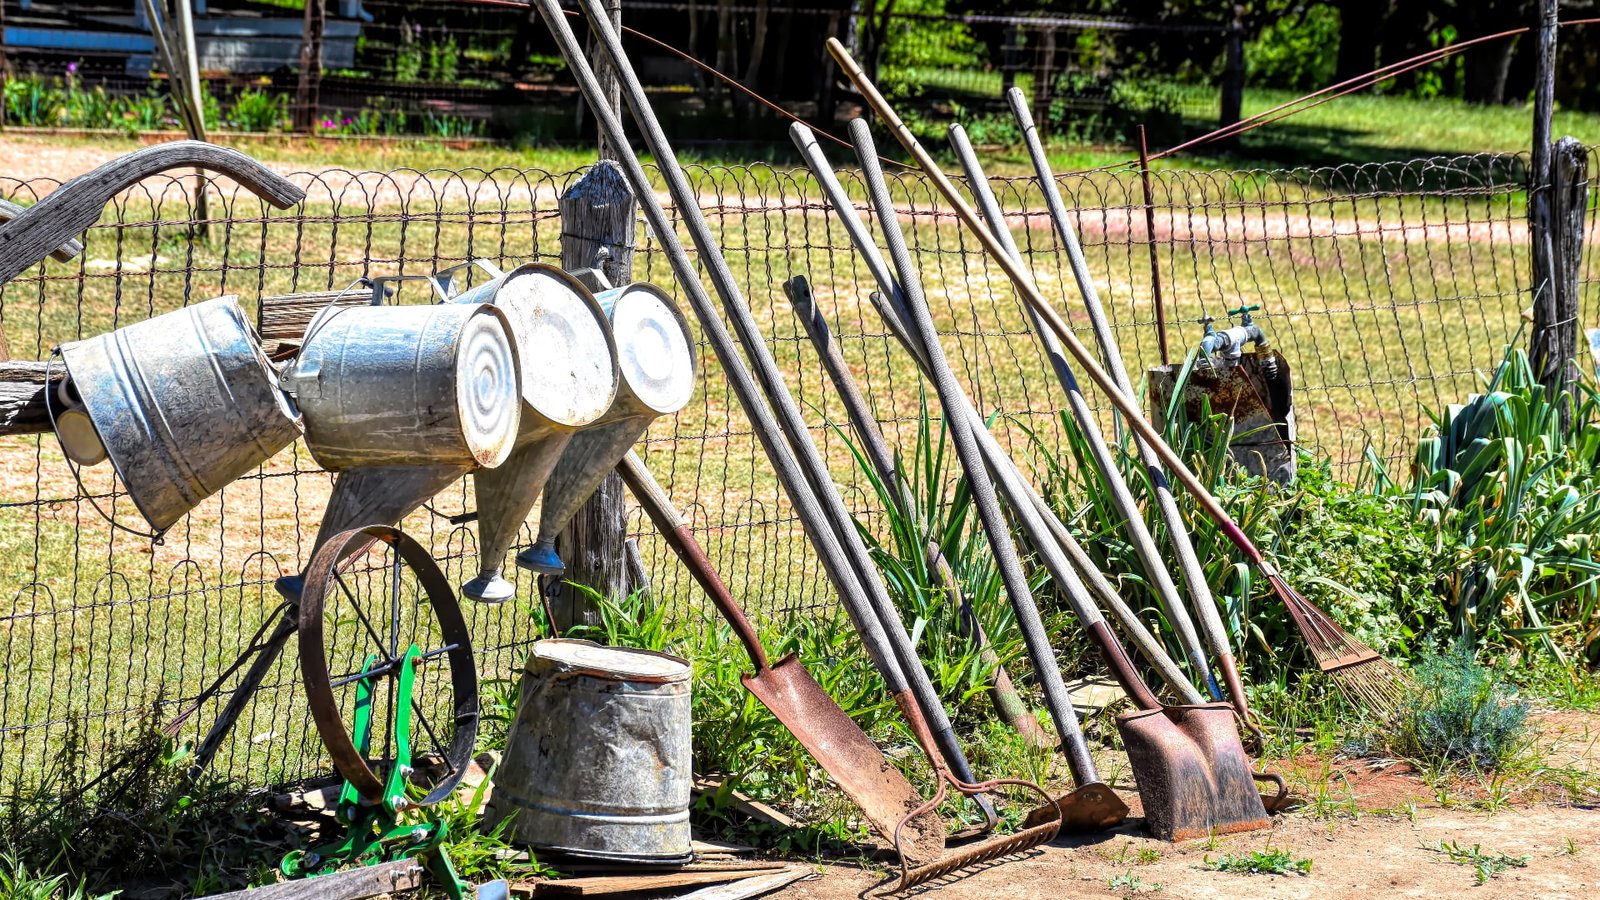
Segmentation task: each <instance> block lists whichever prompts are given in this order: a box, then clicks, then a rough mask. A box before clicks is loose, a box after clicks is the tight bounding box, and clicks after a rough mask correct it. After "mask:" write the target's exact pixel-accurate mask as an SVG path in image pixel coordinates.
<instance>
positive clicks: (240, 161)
mask: <svg viewBox="0 0 1600 900" xmlns="http://www.w3.org/2000/svg"><path fill="white" fill-rule="evenodd" d="M188 167H194V168H200V169H206V170H209V171H213V172H220V173H222V174H224V175H227V176H228V177H230V178H232V179H233V180H234V181H237V182H239V184H240V185H242V186H243V187H244V188H245V189H246V190H248V191H250V192H251V193H253V194H255V195H257V196H259V197H261V198H262V199H263V200H265V201H267V203H269V204H271V205H273V206H275V207H277V208H278V209H288V208H289V207H291V206H293V205H295V204H296V203H299V202H300V201H301V200H304V199H305V195H306V194H305V191H303V190H301V189H300V188H298V187H296V186H295V185H294V183H292V182H290V181H289V180H288V179H286V178H284V177H283V176H281V175H279V174H277V173H276V172H274V171H272V170H271V169H269V168H267V167H266V166H264V165H262V164H261V163H259V162H257V161H256V160H254V159H251V158H250V157H248V156H246V155H244V154H243V153H240V152H239V151H237V150H229V149H227V148H225V147H218V146H215V145H212V144H203V143H200V142H199V141H173V142H171V143H168V144H158V145H156V146H154V147H146V148H144V149H142V150H135V151H133V152H132V153H127V154H124V155H122V156H119V157H117V158H116V159H113V160H111V161H110V162H108V163H105V164H103V165H101V166H98V167H97V168H95V169H93V170H91V171H89V172H87V173H85V174H83V175H79V176H78V177H77V178H74V179H72V180H71V181H69V182H67V183H66V184H63V185H62V186H61V187H58V188H56V189H55V190H54V191H52V192H51V193H50V195H49V196H48V197H45V198H44V199H43V200H40V201H39V202H38V203H35V204H34V205H32V206H30V207H28V208H27V209H26V210H24V211H23V212H22V214H21V215H19V216H17V217H16V218H15V219H12V220H11V221H9V222H6V223H5V224H3V225H0V284H4V283H6V282H8V281H10V280H11V279H13V278H15V277H17V275H19V274H21V273H22V272H24V271H27V270H28V269H29V268H31V267H32V266H33V265H35V264H36V263H37V262H38V261H39V260H41V259H43V258H44V257H46V256H48V255H49V254H51V253H53V252H55V250H56V249H57V248H59V247H61V246H62V245H63V244H65V243H66V242H67V241H70V240H72V239H73V238H74V237H76V236H78V235H80V234H82V233H83V232H84V231H86V230H88V228H89V226H91V225H93V224H94V223H96V222H98V221H100V217H101V215H102V214H104V212H105V208H106V204H107V203H109V202H110V201H111V199H112V198H113V197H115V196H117V195H118V194H120V193H121V192H122V191H123V190H124V189H125V188H127V187H129V186H130V185H134V184H137V183H139V182H140V181H142V180H144V179H145V178H148V177H150V176H151V175H156V174H159V173H161V172H165V171H167V170H169V169H177V168H188Z"/></svg>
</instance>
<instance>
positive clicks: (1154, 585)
mask: <svg viewBox="0 0 1600 900" xmlns="http://www.w3.org/2000/svg"><path fill="white" fill-rule="evenodd" d="M949 134H950V145H951V147H952V148H954V150H955V152H956V158H957V159H959V160H960V162H961V167H962V168H963V169H964V170H965V171H966V175H967V183H968V187H969V188H970V189H971V191H972V195H973V197H974V198H975V199H976V200H977V203H978V209H979V211H980V212H981V213H982V214H983V217H984V220H985V221H987V222H988V225H989V231H990V233H991V234H993V235H994V237H995V239H996V240H998V241H999V242H1000V246H1001V247H1002V248H1004V250H1005V253H1006V255H1007V256H1008V257H1010V258H1011V261H1012V262H1014V263H1016V264H1017V266H1018V267H1019V268H1022V269H1023V270H1024V271H1026V269H1027V263H1026V261H1025V260H1024V259H1023V257H1022V251H1021V250H1020V249H1018V247H1017V244H1016V241H1015V239H1013V238H1012V236H1011V230H1010V229H1009V228H1007V227H1006V220H1005V213H1004V211H1002V210H1001V209H1000V202H999V201H998V200H996V199H995V196H994V191H992V190H990V188H989V177H988V176H987V175H985V174H984V171H983V166H982V165H981V164H980V163H979V162H978V154H977V152H976V151H975V150H973V149H972V142H971V141H970V140H968V139H967V132H966V129H964V128H962V127H961V126H960V125H952V126H950V129H949ZM1030 280H1031V276H1030ZM1023 306H1024V309H1026V311H1027V314H1028V321H1029V322H1030V323H1031V325H1032V327H1033V333H1034V336H1035V337H1037V338H1038V339H1039V345H1040V348H1041V349H1042V350H1043V351H1044V355H1045V358H1046V359H1047V360H1049V361H1050V368H1051V370H1052V371H1054V372H1055V375H1056V381H1058V382H1060V384H1061V389H1062V390H1063V391H1065V392H1066V395H1067V408H1068V409H1069V410H1070V411H1071V413H1072V417H1073V419H1075V420H1076V421H1077V423H1078V429H1079V430H1080V431H1081V432H1082V433H1083V436H1084V438H1085V441H1086V443H1087V445H1088V450H1089V456H1090V458H1091V459H1092V460H1093V462H1094V467H1095V468H1096V469H1097V470H1099V472H1100V480H1101V482H1102V484H1103V486H1104V487H1105V489H1106V492H1107V493H1109V494H1110V495H1111V505H1112V507H1114V508H1115V509H1116V511H1117V515H1119V516H1121V517H1122V527H1123V530H1124V532H1125V533H1126V534H1127V536H1128V542H1129V543H1131V544H1132V545H1133V551H1134V553H1135V554H1136V555H1137V556H1138V557H1139V561H1140V563H1142V564H1143V566H1144V571H1145V577H1146V578H1147V579H1148V580H1149V583H1150V586H1151V589H1152V590H1153V591H1154V592H1155V595H1156V600H1158V601H1159V602H1160V603H1161V608H1162V609H1163V610H1164V611H1165V612H1166V614H1167V620H1168V621H1169V622H1171V623H1172V630H1173V631H1174V632H1175V633H1176V634H1177V636H1178V644H1179V645H1180V646H1181V647H1183V650H1184V652H1185V653H1186V654H1187V655H1188V657H1189V664H1190V665H1191V666H1193V667H1194V671H1195V672H1196V674H1198V675H1199V676H1200V679H1201V681H1202V682H1203V683H1204V684H1205V687H1206V692H1207V693H1209V694H1210V695H1211V697H1212V698H1213V699H1221V697H1222V689H1221V687H1220V686H1218V684H1217V678H1216V675H1214V674H1213V673H1212V671H1211V666H1210V664H1209V663H1208V662H1207V661H1206V653H1205V648H1204V647H1203V646H1201V643H1200V636H1199V634H1198V633H1196V631H1195V627H1194V620H1193V619H1191V618H1190V617H1189V611H1188V609H1187V608H1186V607H1185V606H1184V603H1183V598H1182V597H1181V596H1179V594H1178V586H1177V584H1176V583H1174V582H1173V580H1172V575H1171V573H1169V572H1168V571H1167V563H1166V560H1164V559H1162V558H1161V550H1160V549H1159V548H1157V547H1156V540H1155V537H1154V536H1152V535H1151V534H1150V528H1149V526H1148V525H1146V524H1145V521H1144V510H1142V509H1140V508H1139V503H1138V501H1137V500H1135V499H1134V498H1133V491H1131V490H1130V489H1129V488H1128V482H1127V481H1126V480H1125V479H1124V478H1123V477H1122V470H1121V468H1119V467H1118V465H1117V460H1116V458H1115V457H1113V456H1112V455H1111V447H1110V446H1109V445H1108V444H1107V442H1106V440H1105V436H1104V435H1103V434H1102V433H1101V431H1100V423H1099V422H1097V421H1095V417H1094V411H1093V410H1091V409H1090V408H1089V401H1088V400H1087V399H1085V398H1084V396H1083V390H1082V389H1081V388H1080V387H1078V377H1077V376H1076V375H1074V374H1073V372H1072V366H1070V365H1069V364H1068V363H1067V358H1066V356H1065V355H1064V354H1063V353H1062V352H1061V344H1060V342H1058V341H1057V340H1056V339H1055V338H1053V337H1051V336H1050V331H1049V329H1047V328H1046V327H1045V326H1044V323H1043V322H1042V321H1040V319H1039V314H1038V313H1036V312H1034V310H1033V309H1032V308H1031V307H1028V306H1027V304H1023Z"/></svg>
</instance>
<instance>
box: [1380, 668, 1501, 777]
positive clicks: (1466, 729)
mask: <svg viewBox="0 0 1600 900" xmlns="http://www.w3.org/2000/svg"><path fill="white" fill-rule="evenodd" d="M1415 675H1416V681H1417V688H1416V692H1415V694H1414V695H1413V697H1412V699H1411V702H1410V703H1409V704H1407V706H1406V710H1405V714H1404V715H1405V717H1404V719H1403V720H1402V721H1401V723H1400V728H1399V731H1398V734H1397V735H1396V742H1397V744H1398V746H1397V748H1396V749H1398V750H1400V751H1401V752H1403V753H1405V754H1407V755H1409V756H1411V757H1413V758H1415V759H1418V760H1421V761H1424V762H1426V763H1429V764H1434V765H1438V764H1449V765H1460V766H1466V767H1471V768H1474V769H1476V770H1479V771H1491V770H1493V769H1495V768H1497V767H1499V766H1500V765H1501V764H1502V763H1504V762H1505V761H1506V760H1507V759H1509V758H1510V757H1511V756H1512V755H1513V754H1514V753H1515V752H1516V750H1517V749H1518V748H1519V747H1520V746H1521V740H1522V737H1523V735H1524V733H1525V730H1526V727H1527V722H1528V704H1527V703H1526V702H1525V701H1523V700H1520V699H1518V698H1517V697H1516V695H1515V693H1514V692H1513V691H1512V690H1511V689H1510V688H1508V687H1507V686H1506V683H1505V681H1504V680H1503V678H1502V676H1501V673H1499V672H1497V671H1496V670H1495V669H1493V668H1490V667H1488V666H1485V665H1483V664H1481V663H1480V662H1479V661H1478V659H1477V657H1476V655H1475V654H1474V653H1473V651H1472V648H1471V647H1470V646H1468V645H1466V644H1465V643H1462V644H1458V645H1456V646H1455V647H1453V648H1451V649H1450V650H1447V651H1443V652H1439V651H1430V652H1428V653H1426V654H1424V656H1423V658H1422V661H1421V663H1420V664H1419V665H1418V666H1417V667H1416V672H1415Z"/></svg>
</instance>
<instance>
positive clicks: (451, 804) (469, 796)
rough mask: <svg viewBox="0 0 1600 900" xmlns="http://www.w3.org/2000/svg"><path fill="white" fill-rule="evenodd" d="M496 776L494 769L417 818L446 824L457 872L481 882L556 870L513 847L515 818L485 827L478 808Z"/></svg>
mask: <svg viewBox="0 0 1600 900" xmlns="http://www.w3.org/2000/svg"><path fill="white" fill-rule="evenodd" d="M493 779H494V773H493V772H490V773H489V774H488V777H486V778H484V779H483V780H482V781H480V782H478V784H477V786H476V787H474V788H473V789H472V790H471V791H461V790H458V791H456V792H455V793H454V794H452V795H450V796H449V797H446V798H445V799H444V800H442V801H440V802H439V803H436V804H434V805H433V806H430V807H427V808H426V809H424V810H422V811H420V812H419V813H417V814H416V815H415V818H416V819H417V820H418V821H424V820H428V819H432V820H436V821H438V822H440V823H442V824H443V825H444V826H445V828H446V836H445V842H444V848H445V851H446V852H448V853H449V854H450V862H451V864H452V865H454V866H455V869H456V874H457V875H460V876H461V877H462V878H464V879H466V880H467V881H474V882H480V881H487V880H492V879H495V878H505V879H510V880H519V879H527V878H536V877H540V876H545V875H549V874H551V872H552V871H553V870H552V869H551V868H550V867H549V866H546V865H543V864H541V863H540V862H539V861H538V859H537V858H536V857H534V855H533V854H532V853H531V852H530V853H528V854H527V858H525V859H524V858H523V855H522V854H521V853H520V852H518V851H517V850H516V848H513V847H512V846H511V842H510V840H509V839H508V838H507V836H506V834H507V832H508V831H509V829H510V827H511V825H512V822H513V818H512V817H507V818H504V819H501V820H500V821H499V822H498V823H496V824H495V826H494V827H493V828H492V829H490V830H488V831H484V830H483V829H482V828H481V824H482V823H481V820H480V819H479V816H478V810H480V809H482V808H483V803H484V800H485V798H486V796H487V794H488V791H489V785H490V784H491V783H492V782H493ZM419 790H420V789H419ZM514 815H515V814H513V816H514Z"/></svg>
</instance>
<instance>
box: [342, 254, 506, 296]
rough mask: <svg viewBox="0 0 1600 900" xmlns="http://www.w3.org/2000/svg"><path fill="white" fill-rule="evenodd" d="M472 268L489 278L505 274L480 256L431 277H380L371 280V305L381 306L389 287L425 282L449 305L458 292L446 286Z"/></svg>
mask: <svg viewBox="0 0 1600 900" xmlns="http://www.w3.org/2000/svg"><path fill="white" fill-rule="evenodd" d="M474 266H476V267H478V268H479V269H482V270H483V271H484V272H485V273H487V274H488V276H489V277H490V278H499V277H501V276H503V275H505V274H506V273H505V272H503V271H501V269H500V267H499V266H497V265H495V264H494V263H492V262H490V261H489V260H487V259H485V258H483V257H481V256H480V257H478V258H477V259H474V260H471V261H469V262H464V263H460V264H457V265H454V266H450V267H449V268H445V269H435V270H434V271H433V274H431V275H382V276H379V277H377V278H374V279H372V305H373V306H382V305H383V301H384V300H385V299H386V298H387V297H388V296H389V295H390V293H392V292H390V291H388V290H387V288H388V287H389V285H392V284H400V283H402V282H406V281H426V282H427V283H428V284H429V285H430V286H431V287H432V288H433V292H434V293H435V294H437V295H438V297H439V302H440V303H449V302H450V301H452V300H454V299H455V298H456V296H457V295H458V294H460V291H452V290H450V288H449V287H448V286H449V285H454V284H455V280H456V276H457V275H459V274H460V273H461V272H463V271H464V270H467V269H471V268H472V267H474Z"/></svg>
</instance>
